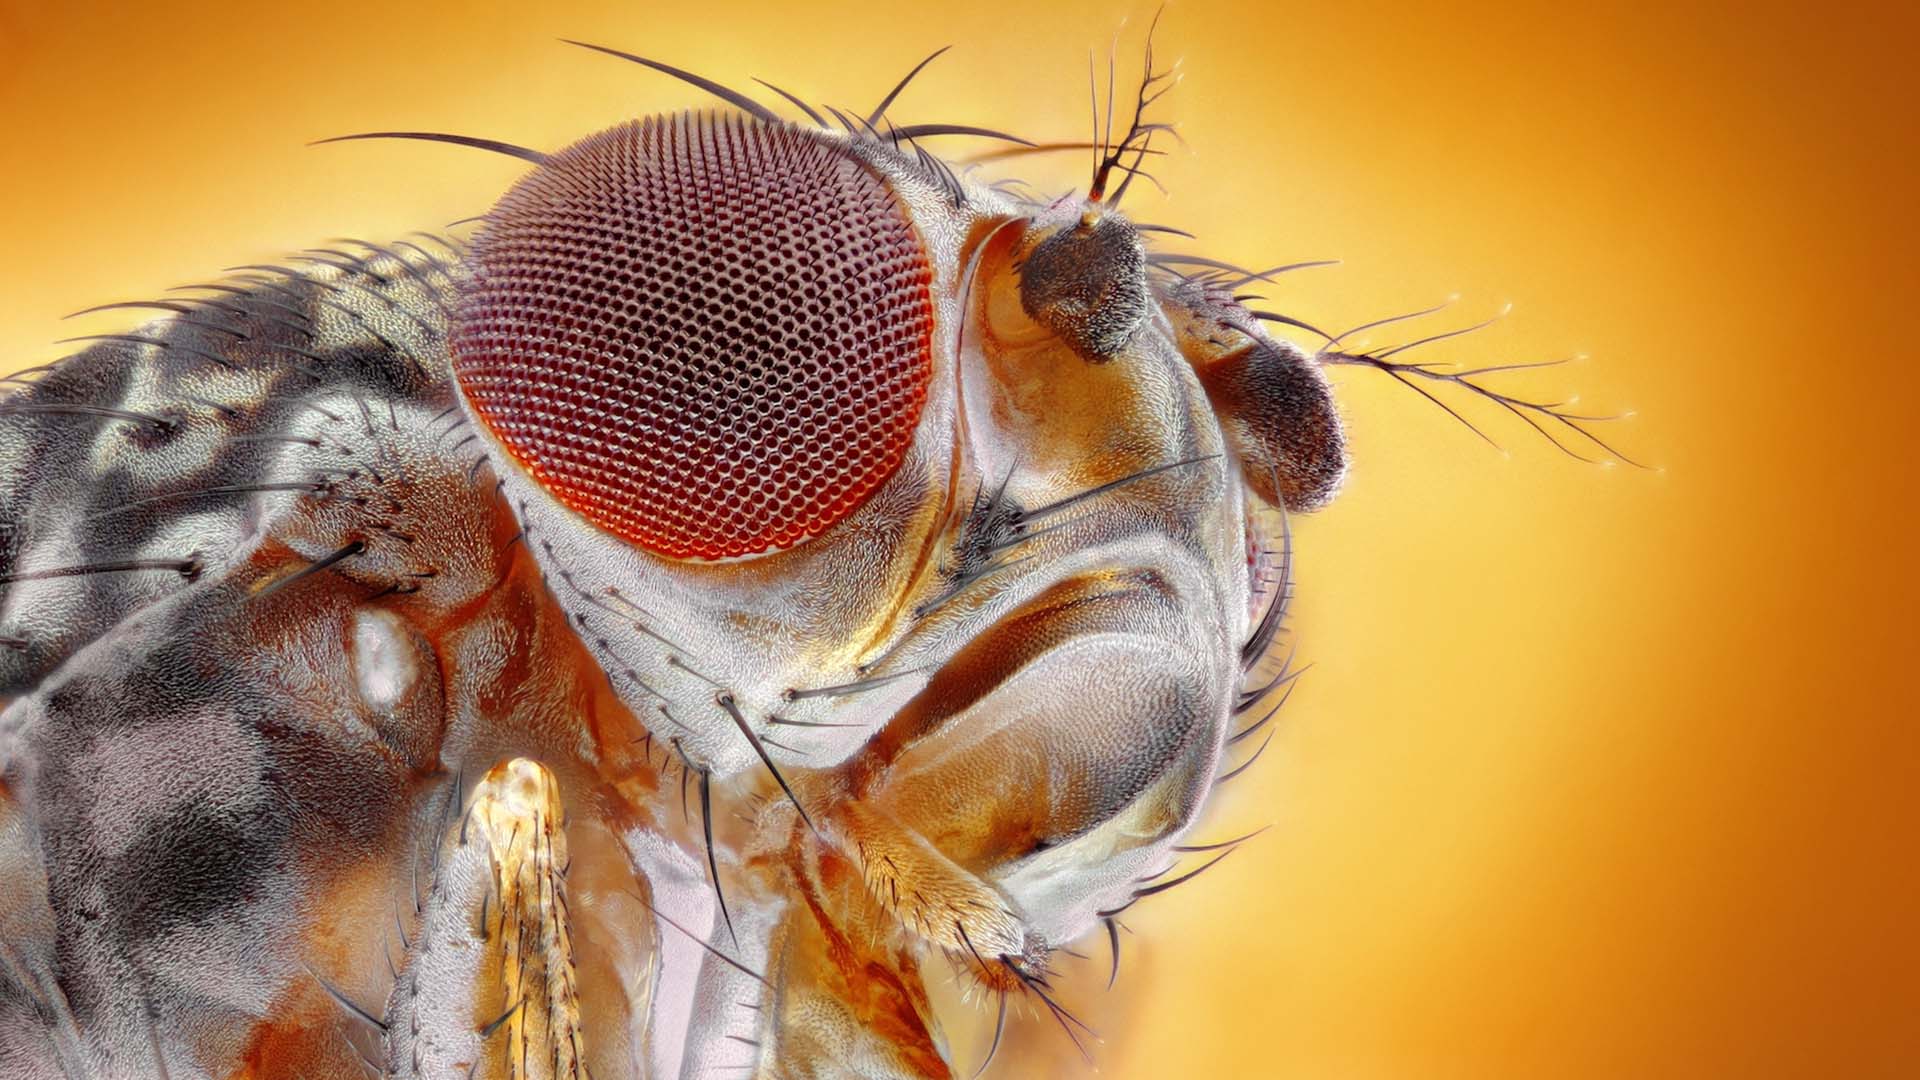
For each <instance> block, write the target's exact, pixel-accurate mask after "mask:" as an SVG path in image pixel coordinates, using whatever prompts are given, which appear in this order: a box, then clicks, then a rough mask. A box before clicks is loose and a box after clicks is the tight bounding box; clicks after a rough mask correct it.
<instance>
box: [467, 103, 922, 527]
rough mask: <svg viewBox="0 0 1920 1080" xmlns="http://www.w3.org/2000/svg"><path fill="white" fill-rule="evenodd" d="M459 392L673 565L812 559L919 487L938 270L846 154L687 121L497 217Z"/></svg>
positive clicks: (740, 125)
mask: <svg viewBox="0 0 1920 1080" xmlns="http://www.w3.org/2000/svg"><path fill="white" fill-rule="evenodd" d="M469 261H470V265H471V267H472V269H473V278H472V281H471V283H470V285H469V286H468V287H467V288H466V290H465V291H464V293H463V296H462V298H461V303H460V307H459V309H458V311H457V312H456V313H455V318H454V324H453V325H454V328H453V333H452V351H453V368H454V373H455V375H456V377H457V379H458V381H459V385H460V388H461V390H462V392H463V393H464V394H465V396H466V398H467V401H468V402H469V403H470V404H471V405H472V407H473V409H474V411H475V412H476V413H477V414H478V415H479V417H480V419H481V420H482V421H483V422H484V423H485V424H486V425H487V426H488V428H489V429H490V430H491V431H492V433H493V435H494V437H495V438H496V439H498V440H499V442H500V443H501V444H502V445H503V446H504V447H505V448H506V449H507V451H508V452H509V453H510V454H511V455H512V456H513V457H514V458H515V459H516V460H517V461H518V462H519V464H520V465H521V466H522V467H523V468H525V469H526V470H527V471H528V472H529V473H530V474H531V475H532V476H533V477H534V478H535V479H537V480H538V481H539V482H540V483H541V485H542V486H543V487H545V488H546V489H547V490H548V491H549V492H550V493H552V495H553V496H554V497H555V498H557V499H558V500H560V501H561V502H562V503H564V504H565V505H567V506H568V507H570V508H572V509H573V510H575V511H576V512H578V513H580V514H581V515H583V516H584V517H586V518H587V519H588V520H590V521H592V522H593V523H594V524H596V525H598V526H599V527H600V528H603V529H605V530H607V531H608V532H611V533H613V534H615V535H617V536H620V537H622V538H624V539H626V540H627V541H629V542H631V543H633V544H636V545H638V546H640V547H642V548H644V549H646V550H648V551H651V552H654V553H655V554H659V555H663V556H667V557H670V558H676V559H702V560H715V559H728V558H737V557H742V556H748V555H755V554H760V553H765V552H770V551H777V550H781V549H783V548H787V547H791V546H793V545H795V544H798V543H801V542H803V541H806V540H809V539H812V538H813V537H815V536H818V535H820V534H821V533H822V532H824V531H826V530H827V529H828V528H830V527H831V526H832V525H833V524H834V523H835V522H838V521H840V520H842V519H844V518H845V517H846V516H847V515H848V514H850V513H852V512H853V511H854V510H855V509H857V508H858V507H859V506H860V505H861V503H863V502H864V501H865V500H866V499H867V498H868V497H869V496H870V495H872V494H873V493H874V492H875V491H876V490H878V488H879V487H880V485H881V484H882V483H884V482H885V481H886V480H887V478H888V477H889V476H891V475H892V474H893V472H894V471H895V470H896V469H897V468H898V467H899V465H900V462H901V460H902V459H903V458H904V457H905V455H906V452H907V448H908V445H909V444H910V443H911V442H912V439H913V435H914V431H915V428H916V426H917V424H918V421H919V418H920V412H921V409H922V407H923V405H924V404H925V402H926V395H927V384H928V380H929V378H930V376H931V368H932V362H931V360H932V337H933V303H932V296H931V285H932V269H931V267H930V265H929V263H928V259H927V255H926V250H925V248H924V246H923V245H922V243H921V241H920V238H919V237H918V235H917V234H916V233H915V231H914V228H913V226H912V224H911V223H910V222H909V221H908V219H907V217H906V214H905V212H904V210H903V208H902V207H901V206H900V204H899V202H898V199H897V198H896V196H895V195H894V193H893V191H892V189H891V188H890V187H889V186H888V185H887V183H886V182H885V181H884V180H883V179H882V178H881V177H880V176H878V175H877V174H876V173H874V171H873V170H872V169H870V168H869V167H868V166H867V165H866V164H864V163H863V162H861V161H860V160H859V159H857V158H856V157H854V156H852V155H850V154H848V153H847V152H846V151H845V150H844V149H842V148H841V147H839V146H837V145H836V144H834V143H833V142H832V141H831V140H829V139H826V138H823V137H821V136H819V135H817V134H814V133H811V132H807V131H804V130H801V129H798V128H788V127H781V126H776V125H771V124H764V123H759V122H756V121H752V120H748V119H745V118H740V117H718V116H709V115H696V114H680V115H677V116H673V117H666V118H656V119H649V120H646V121H640V122H632V123H627V124H623V125H621V126H618V127H615V128H612V129H610V130H608V131H604V132H601V133H600V134H598V135H594V136H591V137H589V138H587V139H584V140H582V141H581V142H579V143H576V144H574V145H573V146H571V147H569V148H568V149H566V150H564V151H562V152H560V153H558V154H556V155H554V156H553V157H551V158H549V159H548V161H547V162H546V164H544V165H543V166H541V167H540V168H539V169H538V171H536V172H534V173H532V174H531V175H529V176H527V177H526V178H525V179H523V180H522V181H521V182H520V183H519V184H517V185H516V186H515V187H514V188H513V190H511V191H509V192H508V193H507V195H506V196H505V197H504V198H502V199H501V200H500V203H499V204H498V205H497V206H496V207H495V208H494V209H493V211H492V212H491V213H490V214H489V215H488V216H487V219H486V222H485V225H484V227H483V229H482V231H481V233H480V235H479V237H478V238H477V239H476V240H475V242H474V246H473V252H472V255H471V258H470V260H469Z"/></svg>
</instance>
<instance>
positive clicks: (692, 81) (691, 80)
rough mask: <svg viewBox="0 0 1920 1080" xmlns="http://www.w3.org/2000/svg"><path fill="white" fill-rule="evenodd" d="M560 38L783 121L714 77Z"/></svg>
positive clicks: (758, 116) (770, 120) (759, 116)
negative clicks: (713, 78) (669, 76)
mask: <svg viewBox="0 0 1920 1080" xmlns="http://www.w3.org/2000/svg"><path fill="white" fill-rule="evenodd" d="M560 40H561V41H563V42H565V43H567V44H568V45H574V46H578V47H579V48H582V49H592V50H593V51H594V52H597V53H605V54H607V55H608V56H617V57H619V58H620V59H622V60H625V61H628V62H629V63H634V64H639V65H640V66H641V67H649V68H652V69H653V70H655V71H658V72H660V73H661V74H663V75H671V76H673V77H674V78H676V79H679V80H680V81H681V82H684V83H687V84H688V85H691V86H697V87H699V88H700V89H702V90H705V91H706V92H707V93H709V94H712V95H713V96H714V97H717V98H719V99H720V100H721V101H724V102H726V103H727V104H729V105H732V106H733V107H734V108H737V109H739V110H740V111H742V112H744V113H746V114H748V115H749V116H752V117H754V118H755V119H758V120H764V121H766V122H767V123H769V124H778V123H781V120H780V117H779V114H777V113H775V112H774V111H773V110H772V109H769V108H767V107H766V106H765V105H762V104H760V103H759V102H757V101H755V100H753V99H752V98H750V97H748V96H747V95H745V94H743V93H741V92H740V91H738V90H734V89H730V88H728V87H725V86H722V85H720V84H719V83H717V82H714V81H713V80H712V79H708V78H704V77H702V76H699V75H695V74H694V73H693V72H691V71H685V70H682V69H680V68H677V67H674V66H673V65H671V64H663V63H661V62H660V61H658V60H649V59H647V58H646V57H644V56H635V55H634V54H632V53H630V52H621V51H620V50H619V49H609V48H607V47H606V46H605V45H594V44H591V43H589V42H585V41H575V40H574V39H572V38H561V39H560Z"/></svg>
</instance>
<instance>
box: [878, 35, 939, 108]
mask: <svg viewBox="0 0 1920 1080" xmlns="http://www.w3.org/2000/svg"><path fill="white" fill-rule="evenodd" d="M951 48H953V46H951V45H942V46H940V47H939V48H937V49H935V50H933V51H932V52H931V53H928V54H927V58H926V59H925V60H922V61H920V62H919V63H917V64H915V65H913V70H912V71H909V72H907V73H906V75H905V76H903V77H902V78H901V80H900V81H899V82H898V83H895V84H894V87H893V89H892V90H889V91H888V92H887V96H886V97H884V98H881V99H880V104H879V105H877V106H875V107H874V110H873V112H871V113H869V114H868V115H867V125H868V126H869V127H871V126H872V125H874V124H878V123H879V122H880V119H881V117H884V116H886V115H887V106H889V105H892V104H893V101H894V99H895V98H897V97H899V96H900V91H902V90H905V89H906V88H907V84H908V83H910V82H912V81H913V78H914V76H916V75H918V74H920V72H921V71H922V70H924V69H925V68H926V66H927V65H928V64H931V63H933V62H934V61H935V60H937V59H939V58H940V54H941V53H944V52H946V51H947V50H948V49H951Z"/></svg>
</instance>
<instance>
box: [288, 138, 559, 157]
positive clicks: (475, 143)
mask: <svg viewBox="0 0 1920 1080" xmlns="http://www.w3.org/2000/svg"><path fill="white" fill-rule="evenodd" d="M358 139H418V140H420V141H422V142H440V143H451V144H452V145H454V146H469V147H472V148H473V149H475V150H486V151H489V152H491V153H495V154H505V155H506V156H508V157H511V158H519V159H520V160H521V161H528V162H532V163H533V164H535V165H545V164H546V163H547V155H545V154H543V153H541V152H540V151H538V150H529V149H527V148H526V147H524V146H515V145H514V144H512V143H509V142H501V141H500V140H498V139H480V138H475V137H473V136H471V135H447V134H443V133H441V132H437V131H365V132H361V133H359V134H357V135H335V136H333V137H332V138H328V139H315V140H314V141H312V142H310V143H308V144H307V145H308V146H324V145H326V144H327V143H337V142H353V141H355V140H358Z"/></svg>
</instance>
